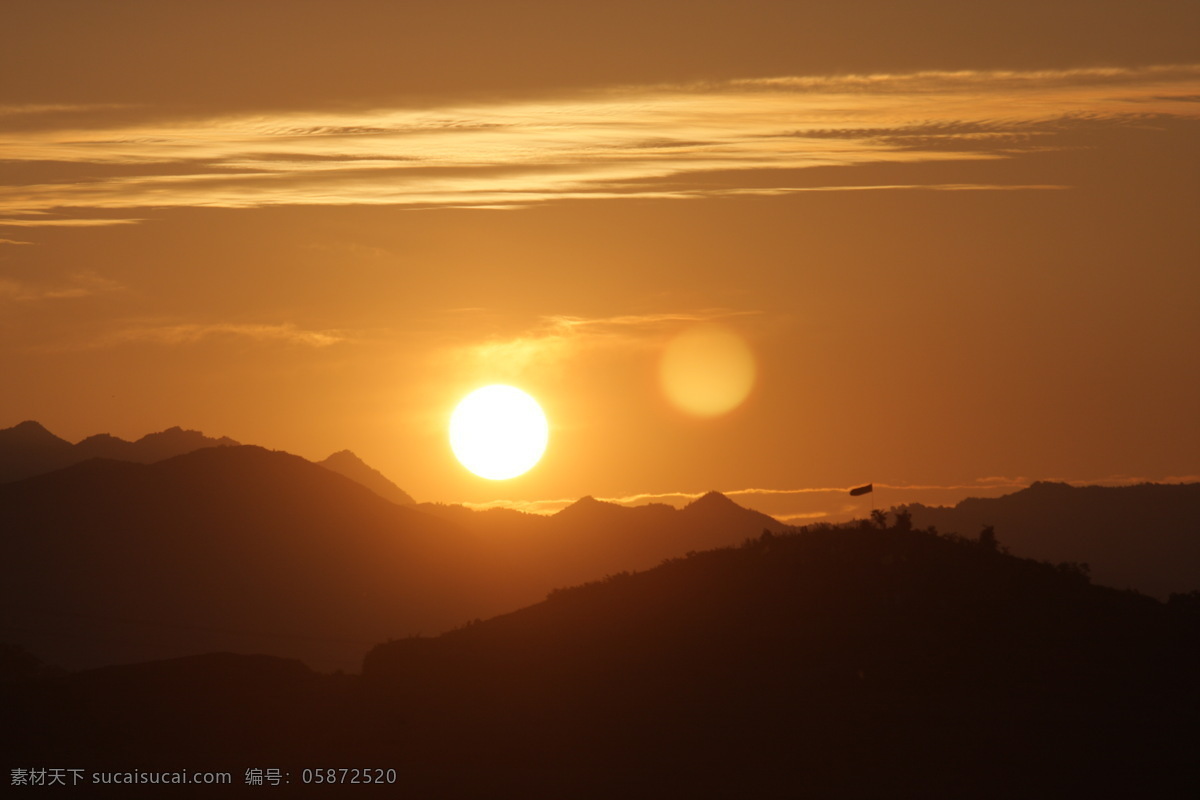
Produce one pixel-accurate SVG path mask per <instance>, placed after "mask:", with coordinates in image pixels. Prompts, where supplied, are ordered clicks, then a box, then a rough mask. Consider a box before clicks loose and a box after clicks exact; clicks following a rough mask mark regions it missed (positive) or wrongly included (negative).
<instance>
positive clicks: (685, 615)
mask: <svg viewBox="0 0 1200 800" xmlns="http://www.w3.org/2000/svg"><path fill="white" fill-rule="evenodd" d="M392 507H393V508H396V507H395V506H392ZM584 508H585V509H586V508H587V506H586V505H585V506H584ZM609 511H611V510H609ZM609 511H606V512H605V513H609ZM1197 674H1200V616H1198V615H1197V614H1196V612H1195V610H1194V609H1193V608H1191V607H1190V606H1187V605H1186V604H1182V603H1180V604H1175V603H1172V604H1163V603H1160V602H1158V601H1156V600H1153V599H1151V598H1148V597H1145V596H1142V595H1138V594H1136V593H1131V592H1122V591H1118V590H1114V589H1110V588H1106V587H1098V586H1094V585H1091V584H1090V583H1089V582H1088V580H1087V578H1086V576H1085V575H1084V574H1083V573H1082V572H1080V571H1078V570H1075V569H1071V568H1069V567H1055V566H1052V565H1049V564H1044V563H1039V562H1036V561H1032V560H1026V559H1019V558H1016V557H1013V556H1010V555H1005V554H1003V553H1001V552H999V551H997V550H994V549H989V548H987V547H984V546H981V545H979V544H976V543H974V542H970V541H967V540H964V539H962V538H961V537H959V538H948V537H944V536H938V535H935V534H932V533H930V532H927V531H919V530H910V529H904V528H891V529H887V530H880V529H874V528H865V527H860V528H855V527H850V528H841V529H838V528H831V527H818V528H816V529H812V530H806V531H804V532H802V533H795V534H785V535H775V534H771V533H769V532H767V533H763V534H760V536H759V537H757V538H756V539H753V540H750V541H747V542H745V543H744V544H743V545H742V546H740V547H730V548H724V549H718V550H713V551H705V552H697V553H693V554H691V555H688V556H686V557H680V558H675V559H671V560H669V561H667V562H665V563H663V564H661V565H659V566H657V567H655V568H653V569H650V570H647V571H645V572H640V573H632V574H631V573H620V574H615V575H612V576H610V577H608V578H606V579H604V580H599V581H593V582H591V583H589V584H584V585H580V586H576V587H573V588H569V589H563V590H560V591H556V592H554V593H552V594H551V595H550V596H549V597H548V598H546V599H545V600H543V601H542V602H539V603H537V604H534V605H532V606H529V607H526V608H523V609H521V610H519V611H515V612H513V613H508V614H504V615H502V616H498V617H495V618H493V619H489V620H487V621H484V622H477V623H474V624H470V625H466V626H464V627H462V628H459V629H457V630H454V631H451V632H448V633H445V634H442V635H440V636H437V637H409V638H403V639H398V640H394V641H390V642H384V643H381V644H379V645H378V646H377V647H375V648H374V649H373V650H372V651H371V652H370V653H369V655H368V656H367V658H366V660H365V661H364V664H363V672H362V675H361V676H340V677H338V676H320V675H316V674H313V673H311V672H309V671H307V670H306V669H304V668H303V666H302V665H299V664H296V663H295V662H289V661H286V660H281V659H268V658H262V657H253V656H237V655H231V654H214V655H211V656H203V657H195V658H188V659H176V660H170V661H159V662H155V663H150V664H138V665H130V666H119V667H109V668H106V669H102V670H91V671H85V672H80V673H75V674H71V675H40V676H36V677H25V678H21V679H19V680H15V681H11V682H8V683H3V684H0V706H2V707H3V708H5V711H6V723H7V724H6V729H7V730H9V731H13V732H17V731H19V732H20V735H19V736H14V737H12V738H13V741H12V742H6V743H5V752H7V753H9V755H10V757H11V758H12V759H13V760H14V763H31V764H40V763H49V761H53V760H54V759H58V760H60V761H61V760H63V759H64V758H68V757H69V758H70V759H71V760H72V763H81V764H82V763H87V764H96V765H97V767H96V768H100V766H99V765H109V764H111V765H114V766H113V768H120V766H119V765H125V764H132V763H134V762H136V763H137V765H138V767H139V768H143V769H154V768H175V769H177V768H178V766H177V765H178V764H179V763H180V761H181V760H186V761H188V762H189V764H195V765H196V768H219V769H230V765H232V764H248V763H249V764H259V763H261V764H263V765H264V766H265V765H267V764H270V765H273V766H276V767H280V768H283V769H285V770H289V771H290V772H291V774H292V776H293V781H298V780H299V777H300V776H301V775H302V774H303V769H304V768H311V767H312V766H313V764H314V763H319V764H326V763H328V764H342V763H345V764H349V763H354V764H359V765H361V766H363V767H385V768H392V769H395V770H396V774H397V777H396V778H395V780H396V782H397V785H395V786H392V787H390V788H389V791H393V792H401V793H404V794H412V795H419V796H438V797H484V796H505V797H584V798H589V797H596V798H602V797H603V798H607V797H614V796H622V797H630V796H632V797H663V796H670V797H699V798H716V797H912V798H917V797H920V798H930V797H933V798H959V797H996V798H1001V797H1024V798H1061V797H1063V796H1083V797H1087V796H1104V797H1111V796H1147V797H1176V796H1178V797H1183V796H1189V794H1188V792H1190V790H1192V789H1194V787H1195V764H1194V749H1193V748H1194V735H1193V727H1194V720H1195V717H1196V713H1197V711H1200V708H1198V705H1200V703H1198V700H1197V693H1196V692H1195V681H1196V675H1197ZM168 765H176V766H174V767H169V766H168ZM209 765H212V767H209ZM104 768H108V767H104ZM237 777H239V778H240V775H238V776H237ZM322 788H323V789H324V788H326V787H322ZM238 789H239V787H236V786H235V787H229V792H230V793H233V794H246V795H249V794H250V793H251V792H257V793H258V794H261V793H262V791H264V789H263V787H246V786H242V787H240V789H241V790H242V791H240V792H239V791H238ZM222 793H225V787H222ZM114 796H118V795H117V794H116V792H115V790H114ZM255 796H258V795H257V794H256V795H255Z"/></svg>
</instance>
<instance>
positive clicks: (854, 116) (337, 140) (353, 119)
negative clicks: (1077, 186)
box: [0, 65, 1200, 224]
mask: <svg viewBox="0 0 1200 800" xmlns="http://www.w3.org/2000/svg"><path fill="white" fill-rule="evenodd" d="M1198 93H1200V65H1183V66H1167V67H1145V68H1137V69H1116V68H1114V69H1081V70H1059V71H1035V72H1015V71H996V72H920V73H912V74H907V75H867V76H853V75H851V76H834V77H819V76H818V77H803V76H801V77H779V78H766V79H753V80H740V81H728V82H723V83H710V84H693V85H689V86H674V87H671V86H659V87H641V88H637V87H632V88H628V87H627V88H622V89H613V90H609V91H607V92H593V93H589V94H587V95H584V96H581V97H577V98H574V99H570V100H561V101H544V102H536V103H534V102H524V103H508V104H496V105H491V106H474V107H462V108H447V109H441V110H439V111H414V110H407V109H385V110H373V111H362V112H359V113H348V112H347V113H333V112H328V113H299V112H297V113H291V114H277V115H274V116H271V117H265V116H229V117H221V118H215V119H210V120H207V121H203V122H195V121H190V120H180V121H178V122H176V123H174V124H163V123H156V124H146V125H140V126H139V125H127V126H125V127H116V128H108V129H97V130H90V129H84V128H78V127H76V128H60V127H55V126H54V125H53V122H54V120H55V119H56V115H55V114H47V115H46V127H44V128H41V129H35V130H26V131H10V132H9V133H7V134H2V135H0V153H3V157H4V158H5V159H7V160H11V161H18V162H21V161H24V162H55V163H57V164H58V165H59V167H61V165H62V164H63V163H64V162H66V163H71V162H74V163H78V164H80V165H84V164H104V165H109V166H110V167H115V168H117V169H118V170H119V169H120V168H122V167H126V168H128V171H129V173H130V174H126V175H116V176H114V177H109V178H103V179H82V178H81V179H80V180H79V181H76V182H62V181H55V182H49V181H47V182H41V183H39V182H36V181H31V182H29V183H27V184H25V185H18V186H8V187H4V188H2V189H0V213H7V214H8V215H10V216H17V217H28V216H30V215H32V214H37V213H39V212H46V211H48V210H51V209H80V210H82V209H123V208H143V207H172V206H175V207H199V206H204V207H226V208H248V207H257V206H269V205H285V204H320V205H345V204H389V205H405V206H411V207H417V208H421V207H445V206H469V207H477V208H478V207H487V208H503V207H519V206H524V205H529V204H534V203H542V202H548V201H553V200H564V199H615V198H623V197H649V198H681V199H682V198H689V197H704V196H720V195H739V194H787V193H792V192H801V191H843V190H858V191H862V190H867V189H916V188H921V189H926V190H931V191H961V190H998V189H1009V190H1014V189H1020V190H1041V189H1047V188H1059V187H1057V186H1053V185H1041V184H1021V185H1019V186H1018V185H1012V186H1007V185H1003V184H994V183H989V184H970V183H966V184H946V183H930V184H928V185H921V184H911V185H890V186H869V187H864V186H857V185H841V184H839V183H837V182H836V181H833V182H829V183H828V184H827V185H823V186H795V185H788V184H783V185H779V186H768V187H761V186H747V185H744V184H743V183H741V182H740V180H744V179H739V177H738V175H739V174H741V175H745V174H747V172H748V171H752V172H753V173H754V174H756V175H758V176H759V177H760V179H761V177H762V176H763V175H769V174H771V173H772V172H779V173H781V172H783V171H785V170H787V171H794V170H798V169H804V168H807V167H816V166H851V165H855V164H865V163H874V162H906V163H922V162H928V161H935V160H936V161H947V160H982V159H1000V158H1011V157H1013V156H1015V155H1019V154H1020V153H1023V152H1032V151H1035V150H1038V149H1045V148H1047V147H1053V146H1060V144H1061V143H1060V142H1059V140H1058V138H1057V137H1060V136H1061V135H1062V134H1063V129H1064V127H1065V128H1071V127H1072V126H1074V127H1078V126H1080V125H1083V126H1086V125H1096V124H1106V123H1111V122H1112V121H1119V120H1138V119H1145V118H1147V115H1159V116H1166V117H1177V118H1187V119H1197V118H1200V109H1198V108H1197V104H1196V103H1194V102H1191V101H1190V98H1191V97H1194V96H1195V95H1196V94H1198ZM71 119H75V118H74V117H72V118H71ZM146 165H159V166H157V167H155V171H156V172H158V173H160V174H154V175H145V174H134V173H136V172H137V171H138V170H141V171H142V172H144V171H145V168H146ZM34 166H36V165H34ZM33 171H34V172H36V170H33ZM83 172H85V170H82V169H81V173H83ZM701 177H703V182H700V179H701ZM689 182H691V184H689ZM759 182H761V180H758V181H756V183H759ZM789 183H790V181H789ZM123 222H124V221H123ZM0 224H51V223H49V222H45V221H38V222H22V221H21V220H20V219H17V220H12V219H10V220H7V221H4V222H0ZM77 224H119V223H118V222H115V221H110V220H104V221H96V220H90V221H88V222H86V223H85V222H83V221H82V220H81V221H80V222H78V223H77Z"/></svg>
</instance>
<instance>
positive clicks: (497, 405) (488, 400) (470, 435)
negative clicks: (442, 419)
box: [450, 384, 550, 481]
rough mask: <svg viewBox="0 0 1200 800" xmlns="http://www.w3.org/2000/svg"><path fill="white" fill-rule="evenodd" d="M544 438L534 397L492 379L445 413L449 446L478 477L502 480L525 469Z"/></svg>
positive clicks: (539, 454) (541, 416)
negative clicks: (490, 382) (446, 415)
mask: <svg viewBox="0 0 1200 800" xmlns="http://www.w3.org/2000/svg"><path fill="white" fill-rule="evenodd" d="M549 440H550V427H549V425H548V424H547V423H546V415H545V414H543V413H542V408H541V406H539V405H538V404H537V401H536V400H534V399H533V398H532V397H530V396H529V395H528V394H526V393H525V392H523V391H521V390H520V389H517V388H515V387H512V386H504V385H502V384H494V385H492V386H484V387H483V388H482V389H476V390H475V391H473V392H471V393H470V394H469V395H467V396H466V397H464V398H463V400H462V402H460V403H459V404H458V407H457V408H455V409H454V413H453V414H451V415H450V448H451V449H452V450H453V451H454V455H455V457H456V458H457V459H458V460H459V462H460V463H461V464H462V465H463V466H464V467H466V468H467V469H469V470H470V471H471V472H473V473H475V474H476V475H478V476H479V477H481V478H487V479H488V480H493V481H504V480H508V479H509V478H515V477H517V476H518V475H522V474H524V473H525V472H528V471H529V470H530V469H531V468H532V467H533V465H534V464H536V463H538V461H540V460H541V458H542V454H543V453H545V452H546V443H547V442H548V441H549Z"/></svg>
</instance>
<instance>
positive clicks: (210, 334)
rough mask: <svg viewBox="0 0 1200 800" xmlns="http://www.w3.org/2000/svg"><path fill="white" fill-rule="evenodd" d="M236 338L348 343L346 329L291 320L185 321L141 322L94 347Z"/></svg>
mask: <svg viewBox="0 0 1200 800" xmlns="http://www.w3.org/2000/svg"><path fill="white" fill-rule="evenodd" d="M221 337H234V338H243V339H250V340H254V341H259V342H279V343H283V344H294V345H304V346H308V347H318V348H321V347H329V346H330V345H334V344H339V343H341V342H346V341H348V340H349V338H348V337H347V336H346V335H345V333H344V332H343V331H336V330H306V329H303V328H300V327H298V326H296V325H294V324H292V323H282V324H254V323H233V322H217V323H182V324H175V325H140V326H134V327H129V328H126V329H124V330H121V331H117V332H116V333H113V334H111V335H109V336H107V337H104V338H102V339H100V340H98V341H97V342H95V343H94V344H93V345H92V346H93V347H99V348H104V347H115V346H118V345H124V344H134V343H151V344H162V345H188V344H196V343H198V342H201V341H203V340H206V339H210V338H221Z"/></svg>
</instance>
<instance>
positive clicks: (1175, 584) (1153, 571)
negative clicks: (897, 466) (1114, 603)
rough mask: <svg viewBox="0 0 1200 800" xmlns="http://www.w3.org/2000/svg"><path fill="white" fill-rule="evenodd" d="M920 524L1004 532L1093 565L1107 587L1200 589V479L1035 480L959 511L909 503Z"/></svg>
mask: <svg viewBox="0 0 1200 800" xmlns="http://www.w3.org/2000/svg"><path fill="white" fill-rule="evenodd" d="M907 510H908V511H909V513H911V514H912V521H913V524H914V525H916V526H917V527H921V528H924V527H928V526H930V525H933V526H936V527H937V529H938V530H940V531H947V532H950V531H953V532H958V533H961V534H963V535H965V536H972V537H973V536H975V535H976V534H977V533H978V532H979V531H980V529H981V528H982V527H983V526H984V525H991V526H993V527H994V528H995V530H996V535H997V536H998V537H999V540H1000V542H1001V543H1002V544H1003V545H1005V546H1006V547H1008V548H1009V549H1010V550H1012V552H1013V553H1015V554H1017V555H1020V556H1026V557H1029V558H1035V559H1038V560H1046V561H1054V562H1059V561H1078V562H1083V563H1086V564H1088V566H1089V567H1090V569H1091V575H1092V579H1093V580H1094V581H1096V582H1097V583H1101V584H1104V585H1105V586H1115V587H1117V588H1122V589H1123V588H1133V589H1137V590H1138V591H1141V592H1145V593H1146V594H1151V595H1154V596H1155V597H1158V598H1160V599H1164V600H1165V599H1166V598H1167V596H1168V595H1170V594H1171V593H1172V592H1190V591H1194V590H1197V589H1200V483H1191V484H1142V485H1138V486H1121V487H1110V486H1080V487H1076V486H1070V485H1068V484H1065V483H1047V482H1040V483H1035V484H1033V485H1032V486H1030V487H1029V488H1027V489H1022V490H1021V491H1019V492H1015V493H1013V494H1009V495H1005V496H1003V497H995V498H969V499H967V500H963V501H962V502H960V503H959V504H958V505H956V506H955V507H953V508H931V507H929V506H924V505H921V504H915V505H911V506H907Z"/></svg>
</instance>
